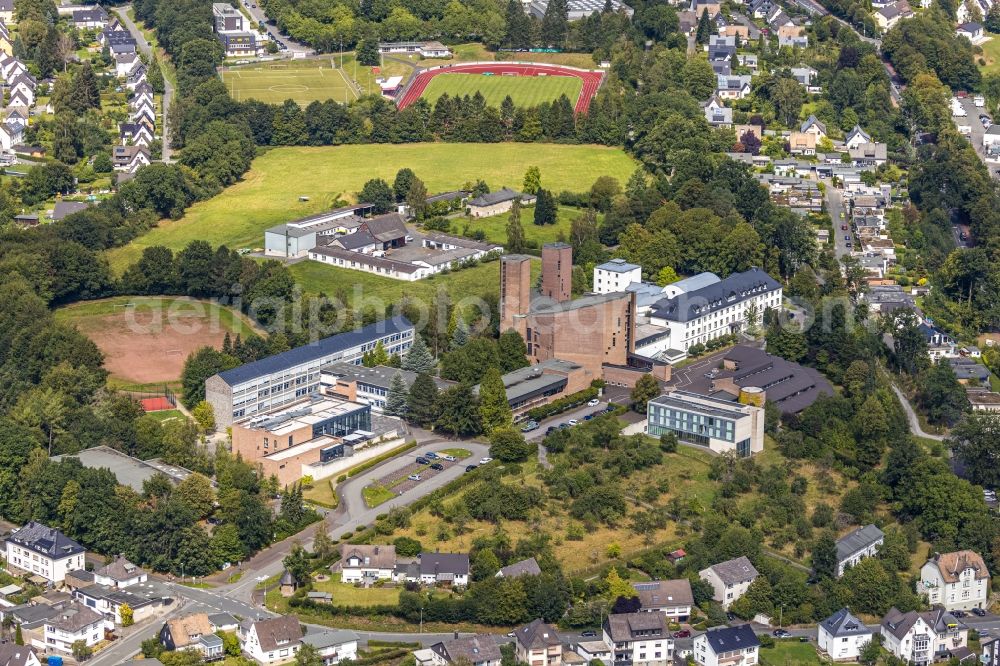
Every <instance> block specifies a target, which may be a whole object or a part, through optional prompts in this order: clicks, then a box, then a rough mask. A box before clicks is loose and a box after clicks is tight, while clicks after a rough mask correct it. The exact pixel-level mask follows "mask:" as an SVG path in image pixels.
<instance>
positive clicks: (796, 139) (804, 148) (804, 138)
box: [788, 132, 816, 155]
mask: <svg viewBox="0 0 1000 666" xmlns="http://www.w3.org/2000/svg"><path fill="white" fill-rule="evenodd" d="M788 152H790V153H791V154H792V155H815V154H816V135H815V134H806V133H804V132H792V133H791V134H790V135H789V137H788Z"/></svg>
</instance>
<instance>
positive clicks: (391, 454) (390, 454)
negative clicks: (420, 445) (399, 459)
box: [347, 440, 417, 476]
mask: <svg viewBox="0 0 1000 666" xmlns="http://www.w3.org/2000/svg"><path fill="white" fill-rule="evenodd" d="M415 448H417V440H411V441H409V442H407V443H406V444H403V445H402V446H397V447H396V448H394V449H393V450H392V451H386V452H385V453H383V454H381V455H378V456H375V457H374V458H372V459H371V460H366V461H365V462H363V463H361V464H360V465H358V466H357V467H352V468H351V469H349V470H347V476H357V475H358V474H361V473H362V472H367V471H368V470H370V469H371V468H372V467H374V466H375V465H378V464H379V463H383V462H385V461H386V460H388V459H389V458H395V457H396V456H398V455H399V454H400V453H406V452H407V451H409V450H410V449H415Z"/></svg>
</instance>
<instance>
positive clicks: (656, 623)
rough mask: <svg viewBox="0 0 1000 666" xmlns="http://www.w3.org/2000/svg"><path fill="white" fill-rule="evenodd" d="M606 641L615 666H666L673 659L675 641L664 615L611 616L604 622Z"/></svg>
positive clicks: (634, 614)
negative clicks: (617, 665)
mask: <svg viewBox="0 0 1000 666" xmlns="http://www.w3.org/2000/svg"><path fill="white" fill-rule="evenodd" d="M603 631H604V642H605V643H607V644H608V645H610V646H611V648H612V654H613V663H615V664H620V663H627V664H632V665H633V666H666V664H668V663H671V662H673V659H674V639H673V638H672V637H671V635H670V631H669V629H668V628H667V617H666V615H663V614H662V613H612V614H611V615H608V617H607V618H606V619H605V620H604V627H603Z"/></svg>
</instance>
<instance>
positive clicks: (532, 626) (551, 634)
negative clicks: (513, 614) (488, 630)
mask: <svg viewBox="0 0 1000 666" xmlns="http://www.w3.org/2000/svg"><path fill="white" fill-rule="evenodd" d="M514 638H515V639H517V643H518V645H520V646H521V647H522V648H523V649H525V650H544V649H545V648H548V647H554V646H556V645H562V640H561V639H560V638H559V634H557V633H556V630H555V629H553V628H552V627H551V626H549V625H547V624H545V621H544V620H542V619H541V618H538V619H535V620H532V621H531V622H529V623H528V624H526V625H524V626H523V627H518V628H517V629H515V630H514Z"/></svg>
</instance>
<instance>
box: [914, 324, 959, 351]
mask: <svg viewBox="0 0 1000 666" xmlns="http://www.w3.org/2000/svg"><path fill="white" fill-rule="evenodd" d="M919 329H920V333H921V334H922V335H923V336H924V340H926V341H927V355H928V356H930V357H931V360H932V361H936V360H938V359H941V358H951V357H952V356H954V355H955V354H956V353H957V352H956V345H955V339H954V338H952V337H951V336H950V335H948V334H947V333H945V332H944V331H942V330H941V329H939V328H937V327H936V326H934V325H933V324H929V323H928V322H926V321H923V322H921V323H920V326H919Z"/></svg>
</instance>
